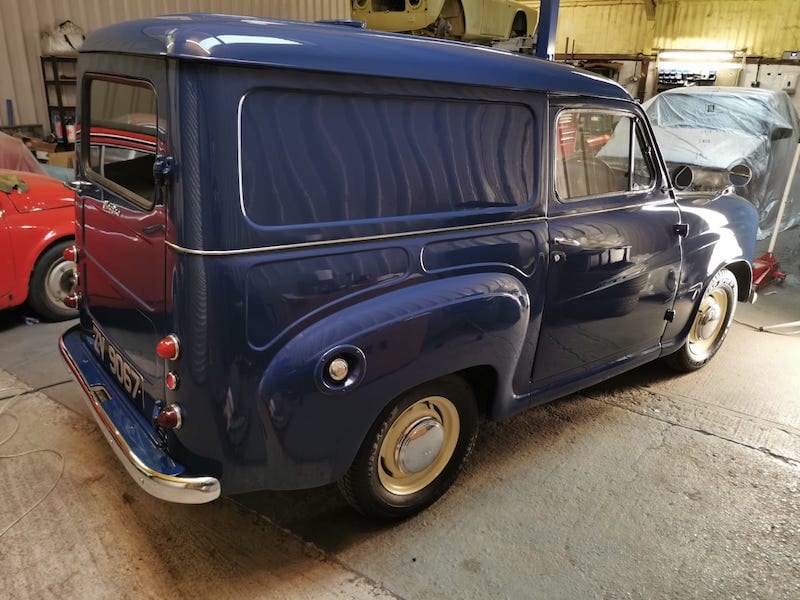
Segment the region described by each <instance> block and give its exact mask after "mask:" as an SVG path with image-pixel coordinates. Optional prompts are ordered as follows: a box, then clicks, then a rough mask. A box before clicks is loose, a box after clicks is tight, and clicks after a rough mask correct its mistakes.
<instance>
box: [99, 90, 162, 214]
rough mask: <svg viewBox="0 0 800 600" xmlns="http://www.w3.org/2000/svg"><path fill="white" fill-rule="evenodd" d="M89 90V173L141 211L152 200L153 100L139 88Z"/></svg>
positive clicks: (149, 91)
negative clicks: (138, 206)
mask: <svg viewBox="0 0 800 600" xmlns="http://www.w3.org/2000/svg"><path fill="white" fill-rule="evenodd" d="M89 85H90V88H89V169H90V171H91V172H92V173H94V174H95V175H96V176H99V177H100V178H101V179H100V181H101V183H102V184H103V185H106V186H108V187H109V188H111V189H112V191H115V192H117V193H119V194H121V195H123V196H124V197H126V198H128V199H129V200H131V201H133V202H134V203H135V204H138V205H140V206H142V207H143V208H148V209H149V208H152V206H153V201H154V197H155V184H154V180H153V162H154V160H155V154H156V148H157V134H158V131H157V120H156V114H157V113H156V94H155V92H154V91H153V89H152V88H151V87H149V86H147V85H143V84H140V83H138V82H132V83H121V82H118V81H106V80H100V79H95V80H92V81H91V82H90V84H89Z"/></svg>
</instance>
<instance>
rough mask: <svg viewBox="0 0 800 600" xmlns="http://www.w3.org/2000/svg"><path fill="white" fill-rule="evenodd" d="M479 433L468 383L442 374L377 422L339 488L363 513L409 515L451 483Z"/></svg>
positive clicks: (402, 399)
mask: <svg viewBox="0 0 800 600" xmlns="http://www.w3.org/2000/svg"><path fill="white" fill-rule="evenodd" d="M477 435H478V410H477V405H476V402H475V396H474V394H473V392H472V389H471V388H470V387H469V385H467V383H466V382H464V381H463V380H462V379H460V378H457V377H446V378H442V379H439V380H436V381H434V382H431V383H428V384H425V385H422V386H420V387H418V388H415V389H413V390H411V391H409V392H407V393H406V394H404V395H402V396H400V398H398V399H397V401H396V402H395V403H394V404H393V405H392V406H391V407H390V409H389V410H388V412H385V413H384V414H383V415H382V416H381V418H379V419H378V421H376V423H375V424H374V425H373V427H372V429H371V430H370V432H369V434H368V435H367V437H366V439H365V440H364V443H363V444H362V445H361V449H360V450H359V451H358V454H357V455H356V458H355V460H354V461H353V464H352V466H351V467H350V470H349V471H348V472H347V474H346V475H345V477H344V478H343V479H342V480H341V481H340V482H339V488H340V489H341V491H342V494H343V495H344V497H345V498H346V499H347V501H348V502H349V503H350V504H351V505H352V506H353V507H354V508H355V509H356V510H358V511H359V512H361V513H362V514H364V515H366V516H369V517H374V518H377V519H384V520H395V519H402V518H405V517H408V516H411V515H413V514H415V513H417V512H419V511H421V510H423V509H424V508H426V507H428V506H429V505H431V504H433V503H434V502H435V501H436V500H438V499H439V498H440V497H441V496H442V494H444V493H445V492H446V491H447V489H448V488H449V487H450V486H451V485H452V484H453V482H454V481H455V479H456V477H457V476H458V473H459V472H460V471H461V468H462V467H463V465H464V463H465V462H466V460H467V458H468V457H469V454H470V453H471V452H472V447H473V446H474V445H475V439H476V438H477Z"/></svg>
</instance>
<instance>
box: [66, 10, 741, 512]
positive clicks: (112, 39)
mask: <svg viewBox="0 0 800 600" xmlns="http://www.w3.org/2000/svg"><path fill="white" fill-rule="evenodd" d="M78 69H79V73H78V78H79V79H78V86H79V121H80V140H79V143H78V144H77V155H78V161H77V166H76V173H77V175H76V180H75V181H73V182H71V183H70V184H69V185H70V186H71V187H72V189H74V190H75V196H76V201H77V204H76V206H77V208H76V220H77V228H78V230H77V238H76V244H75V246H74V247H71V248H68V249H67V251H66V252H65V254H67V255H69V258H70V259H71V260H75V261H76V265H77V266H76V269H77V273H76V277H77V280H78V284H77V287H76V289H75V290H74V292H73V293H72V294H70V296H69V297H68V298H67V301H66V302H67V303H68V304H70V305H72V306H75V307H77V308H79V309H80V323H79V324H78V325H77V326H75V327H74V328H72V329H70V330H69V331H67V332H66V333H65V334H64V335H63V336H62V338H61V341H60V348H61V352H62V354H63V356H64V358H65V360H66V362H67V364H68V365H69V367H70V368H71V369H72V371H73V373H74V375H75V377H76V378H77V380H78V382H79V383H80V385H81V386H82V388H83V390H84V391H85V393H86V397H87V400H88V402H89V405H90V406H91V409H92V412H93V414H94V416H95V418H96V420H97V422H98V424H99V427H100V429H101V431H102V432H103V435H104V436H105V437H106V438H107V440H108V442H109V443H110V445H111V447H112V449H113V450H114V452H115V453H116V454H117V456H118V457H119V459H120V460H121V462H122V464H123V465H125V467H126V468H127V470H128V472H129V473H130V474H131V476H132V477H133V478H134V479H135V480H136V482H137V483H138V484H139V485H140V486H141V487H142V488H144V490H145V491H147V492H149V493H150V494H152V495H154V496H157V497H159V498H162V499H165V500H170V501H174V502H185V503H201V502H208V501H211V500H214V499H215V498H217V497H218V496H219V495H220V493H222V492H224V493H225V494H235V493H239V492H245V491H253V490H261V489H269V490H290V489H298V488H308V487H313V486H321V485H324V484H328V483H331V482H339V484H340V487H341V489H342V491H343V493H344V496H345V497H346V498H347V499H348V501H349V502H350V503H351V504H352V505H353V506H354V507H355V508H357V509H358V510H359V511H361V512H362V513H364V514H366V515H369V516H373V517H377V518H384V519H397V518H403V517H406V516H409V515H411V514H414V513H415V512H418V511H420V510H422V509H423V508H425V507H426V506H428V505H430V504H431V503H432V502H434V501H435V500H437V499H438V498H439V497H440V496H441V495H442V494H443V493H444V492H445V491H446V490H447V488H448V487H449V486H450V485H451V484H452V483H453V481H454V480H455V478H456V476H457V475H458V472H459V471H460V469H461V468H462V466H463V465H464V463H465V461H466V460H467V457H468V456H469V454H470V451H471V449H472V447H473V445H474V443H475V439H476V436H477V433H478V425H479V421H480V420H481V419H484V418H485V419H492V420H499V419H504V418H506V417H509V416H511V415H513V414H515V413H517V412H519V411H521V410H523V409H525V408H527V407H530V406H533V405H536V404H540V403H542V402H546V401H549V400H552V399H554V398H557V397H559V396H563V395H565V394H568V393H571V392H573V391H575V390H577V389H580V388H582V387H585V386H588V385H591V384H594V383H596V382H598V381H600V380H602V379H605V378H608V377H611V376H613V375H615V374H618V373H621V372H623V371H625V370H628V369H631V368H633V367H635V366H637V365H640V364H642V363H644V362H646V361H650V360H653V359H656V358H659V357H666V360H668V361H669V362H670V363H671V364H672V365H673V366H675V367H676V368H678V369H682V370H692V369H696V368H698V367H700V366H702V365H703V364H705V362H707V361H708V360H709V359H710V358H711V357H712V356H713V355H714V354H715V353H716V351H717V350H718V348H719V347H720V345H721V344H722V341H723V340H724V338H725V334H726V333H727V330H728V326H729V325H730V322H731V319H732V316H733V313H734V309H735V306H736V303H737V301H743V300H748V299H750V297H751V295H752V294H751V287H752V286H751V265H750V262H751V260H752V258H753V254H754V245H755V232H756V226H757V218H756V214H755V210H754V209H753V207H752V206H751V205H750V204H749V203H748V202H746V201H744V200H743V199H741V198H739V197H737V196H736V195H735V194H734V193H733V188H732V187H731V188H728V189H726V190H723V191H721V192H720V193H715V194H709V193H705V194H694V195H687V194H686V193H683V192H679V191H677V190H676V189H675V188H674V187H673V186H672V184H671V183H670V179H669V176H668V174H667V172H666V169H665V165H664V161H663V160H662V157H661V155H660V153H659V150H658V148H657V146H656V142H655V140H654V138H653V134H652V131H651V128H650V126H649V124H648V122H647V119H646V117H645V115H644V113H643V112H642V110H641V109H640V107H639V105H638V104H637V103H636V102H635V101H634V100H633V99H632V98H631V97H630V96H629V95H628V94H627V93H626V92H625V90H624V89H623V88H621V87H620V86H618V85H617V84H615V83H613V82H611V81H608V80H606V79H603V78H600V77H598V76H595V75H593V74H591V73H585V72H581V71H579V70H576V69H573V68H570V67H567V66H562V65H557V64H553V63H549V62H543V61H540V60H537V59H534V58H531V57H528V56H522V55H516V54H511V53H506V52H502V51H494V50H491V49H487V48H484V47H474V46H470V45H467V44H462V43H455V42H446V41H441V40H434V39H425V38H415V37H410V36H404V35H394V34H385V33H377V32H371V31H366V30H363V29H358V28H354V27H349V26H345V25H342V24H331V23H328V24H324V23H318V24H308V23H293V22H285V21H273V20H268V19H263V18H250V17H237V16H224V15H172V16H165V17H160V18H153V19H146V20H141V21H133V22H128V23H122V24H118V25H113V26H110V27H107V28H105V29H101V30H98V31H96V32H95V33H93V34H92V35H90V36H89V37H88V39H87V40H86V42H85V44H84V45H83V47H82V48H81V52H80V57H79V60H78ZM737 173H738V171H737ZM734 177H735V176H734Z"/></svg>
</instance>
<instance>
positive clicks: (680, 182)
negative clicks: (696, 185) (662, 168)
mask: <svg viewBox="0 0 800 600" xmlns="http://www.w3.org/2000/svg"><path fill="white" fill-rule="evenodd" d="M669 177H670V179H671V180H672V185H673V187H674V188H675V189H676V190H686V189H689V186H690V185H692V182H693V181H694V173H692V168H691V167H690V166H689V165H678V166H677V167H675V168H674V169H672V170H671V171H670V172H669Z"/></svg>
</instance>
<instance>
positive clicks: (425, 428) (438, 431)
mask: <svg viewBox="0 0 800 600" xmlns="http://www.w3.org/2000/svg"><path fill="white" fill-rule="evenodd" d="M442 444H444V428H443V427H442V424H441V423H439V422H438V421H436V420H435V419H433V418H431V417H426V418H424V419H420V420H419V421H417V422H416V423H414V424H413V425H411V427H410V428H409V429H408V430H407V431H406V432H405V433H404V434H403V437H402V438H400V443H399V444H398V446H397V464H398V465H399V466H400V468H401V469H402V470H403V471H404V472H405V473H419V472H420V471H423V470H424V469H427V468H428V467H430V466H431V465H432V464H433V461H434V460H436V457H437V456H439V452H441V450H442Z"/></svg>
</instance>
